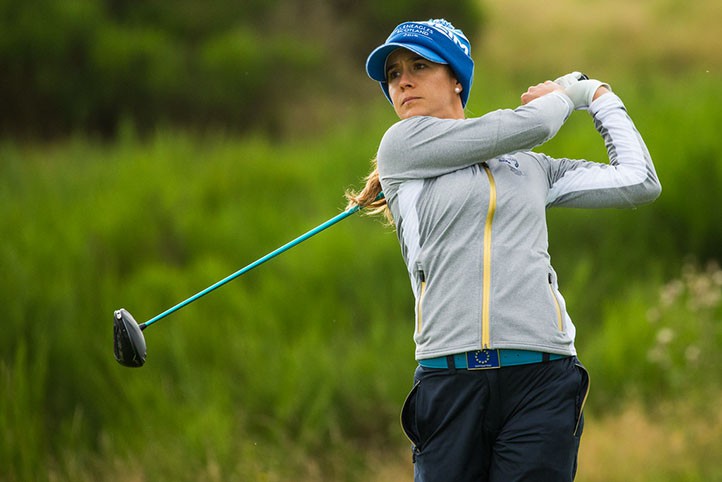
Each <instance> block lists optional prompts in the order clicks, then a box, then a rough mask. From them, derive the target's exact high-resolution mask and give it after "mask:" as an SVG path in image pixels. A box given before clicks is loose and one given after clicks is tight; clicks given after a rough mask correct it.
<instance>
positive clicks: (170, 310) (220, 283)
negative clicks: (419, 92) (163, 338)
mask: <svg viewBox="0 0 722 482" xmlns="http://www.w3.org/2000/svg"><path fill="white" fill-rule="evenodd" d="M382 197H383V193H380V194H379V195H378V196H377V197H376V199H377V200H378V199H381V198H382ZM360 209H361V207H360V206H358V205H356V206H353V207H351V208H349V209H347V210H346V211H344V212H342V213H340V214H338V215H336V216H334V217H332V218H331V219H329V220H328V221H326V222H324V223H323V224H320V225H318V226H316V227H315V228H313V229H311V230H310V231H308V232H306V233H304V234H302V235H301V236H299V237H297V238H296V239H294V240H293V241H289V242H288V243H286V244H284V245H283V246H281V247H280V248H277V249H275V250H273V251H271V252H270V253H268V254H267V255H265V256H263V257H261V258H259V259H257V260H256V261H254V262H252V263H251V264H249V265H248V266H245V267H243V268H241V269H239V270H238V271H236V272H235V273H233V274H230V275H228V276H226V277H225V278H223V279H222V280H220V281H218V282H216V283H214V284H212V285H211V286H209V287H208V288H206V289H204V290H202V291H199V292H198V293H196V294H194V295H193V296H191V297H190V298H187V299H185V300H183V301H181V302H180V303H178V304H177V305H175V306H173V307H172V308H168V309H167V310H165V311H164V312H163V313H161V314H159V315H156V316H155V317H153V318H151V319H150V320H148V321H146V322H145V323H141V324H140V325H139V326H140V329H141V330H144V329H146V328H147V327H148V326H150V325H152V324H153V323H155V322H156V321H159V320H161V319H163V318H165V317H166V316H168V315H170V314H171V313H175V312H176V311H178V310H180V309H181V308H183V307H184V306H186V305H188V304H190V303H193V302H194V301H195V300H197V299H198V298H200V297H202V296H205V295H207V294H208V293H210V292H211V291H213V290H215V289H218V288H220V287H221V286H223V285H225V284H226V283H229V282H231V281H233V280H234V279H236V278H238V277H239V276H241V275H243V274H245V273H247V272H249V271H250V270H252V269H253V268H255V267H257V266H259V265H261V264H263V263H265V262H266V261H268V260H270V259H272V258H275V257H276V256H278V255H279V254H281V253H283V252H285V251H288V250H289V249H291V248H293V247H294V246H296V245H298V244H300V243H302V242H304V241H305V240H307V239H308V238H310V237H312V236H315V235H316V234H318V233H320V232H321V231H323V230H325V229H327V228H330V227H331V226H333V225H334V224H336V223H338V222H339V221H342V220H344V219H346V218H347V217H349V216H351V215H353V214H355V213H356V212H358V211H359V210H360Z"/></svg>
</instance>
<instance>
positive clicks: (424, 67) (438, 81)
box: [386, 48, 464, 119]
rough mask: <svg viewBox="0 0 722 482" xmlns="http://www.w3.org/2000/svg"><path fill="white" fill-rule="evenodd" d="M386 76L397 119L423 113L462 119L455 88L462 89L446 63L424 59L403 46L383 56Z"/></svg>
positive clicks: (462, 112) (462, 110)
mask: <svg viewBox="0 0 722 482" xmlns="http://www.w3.org/2000/svg"><path fill="white" fill-rule="evenodd" d="M386 79H387V81H388V85H389V95H390V96H391V102H392V103H393V104H394V110H395V111H396V114H397V115H398V116H399V118H400V119H407V118H409V117H413V116H417V115H423V116H432V117H439V118H442V119H463V118H464V108H463V106H462V105H461V97H460V96H459V93H460V92H461V90H459V92H456V91H455V89H461V84H460V83H459V82H457V81H456V78H455V77H454V75H453V73H452V71H451V69H450V68H449V66H448V65H445V64H437V63H435V62H431V61H430V60H426V59H425V58H423V57H421V56H420V55H418V54H417V53H414V52H412V51H411V50H407V49H404V48H400V49H397V50H394V51H393V52H391V54H390V55H389V57H388V59H387V60H386Z"/></svg>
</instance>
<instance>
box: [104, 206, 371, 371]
mask: <svg viewBox="0 0 722 482" xmlns="http://www.w3.org/2000/svg"><path fill="white" fill-rule="evenodd" d="M382 197H383V193H381V194H379V195H378V196H377V197H376V200H378V199H381V198H382ZM360 209H361V206H359V205H356V206H353V207H351V208H349V209H347V210H346V211H344V212H342V213H340V214H338V215H336V216H334V217H333V218H331V219H329V220H328V221H326V222H324V223H323V224H320V225H318V226H316V227H315V228H313V229H311V230H310V231H308V232H306V233H304V234H302V235H301V236H299V237H297V238H296V239H294V240H293V241H289V242H288V243H286V244H284V245H283V246H281V247H280V248H277V249H275V250H274V251H271V252H270V253H268V254H267V255H265V256H263V257H261V258H259V259H257V260H256V261H254V262H252V263H251V264H249V265H247V266H245V267H244V268H241V269H239V270H238V271H236V272H235V273H233V274H230V275H228V276H226V277H225V278H223V279H222V280H220V281H218V282H216V283H214V284H212V285H211V286H209V287H208V288H206V289H204V290H202V291H199V292H198V293H196V294H195V295H193V296H191V297H190V298H187V299H185V300H183V301H181V302H180V303H178V304H177V305H175V306H173V307H171V308H168V309H167V310H165V311H164V312H162V313H160V314H159V315H156V316H155V317H153V318H151V319H150V320H148V321H146V322H145V323H141V324H138V323H137V322H136V321H135V318H133V315H131V314H130V312H128V310H126V309H124V308H121V309H119V310H116V311H115V312H114V314H113V315H114V316H113V353H114V355H115V359H116V360H117V361H118V363H120V364H121V365H123V366H126V367H141V366H143V364H144V363H145V357H146V344H145V337H144V336H143V330H145V329H146V328H148V327H149V326H150V325H152V324H153V323H155V322H157V321H159V320H161V319H162V318H165V317H166V316H168V315H170V314H171V313H174V312H176V311H178V310H180V309H181V308H183V307H184V306H186V305H188V304H190V303H193V302H194V301H195V300H197V299H198V298H200V297H202V296H205V295H207V294H208V293H210V292H211V291H213V290H215V289H217V288H220V287H221V286H223V285H224V284H226V283H228V282H230V281H233V280H234V279H236V278H238V277H239V276H241V275H242V274H244V273H247V272H248V271H250V270H252V269H253V268H255V267H257V266H259V265H261V264H263V263H265V262H266V261H268V260H270V259H271V258H274V257H276V256H278V255H279V254H281V253H283V252H284V251H287V250H289V249H291V248H292V247H294V246H296V245H298V244H300V243H302V242H303V241H305V240H307V239H308V238H310V237H312V236H314V235H316V234H318V233H320V232H321V231H323V230H325V229H327V228H329V227H331V226H333V225H334V224H336V223H338V222H339V221H342V220H344V219H346V218H347V217H349V216H351V215H352V214H354V213H356V212H357V211H359V210H360Z"/></svg>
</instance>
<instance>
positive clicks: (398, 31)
mask: <svg viewBox="0 0 722 482" xmlns="http://www.w3.org/2000/svg"><path fill="white" fill-rule="evenodd" d="M398 48H404V49H408V50H411V51H412V52H415V53H417V54H419V55H420V56H422V57H424V58H425V59H427V60H429V61H431V62H435V63H438V64H448V65H449V67H451V70H452V71H453V72H454V75H455V76H456V80H458V81H459V83H461V87H462V91H461V94H460V96H461V105H462V106H466V101H467V100H468V99H469V93H470V92H471V83H472V81H473V77H474V61H473V60H472V58H471V43H469V40H468V39H467V38H466V36H465V35H464V32H462V31H461V30H459V29H457V28H455V27H454V26H453V25H452V24H451V23H450V22H448V21H446V20H444V19H431V20H428V21H426V22H404V23H402V24H400V25H398V26H397V27H396V28H395V29H394V31H393V32H391V35H389V38H387V39H386V42H384V43H383V45H380V46H378V47H377V48H376V49H375V50H374V51H373V52H371V55H369V57H368V59H366V73H367V74H368V76H369V77H371V78H372V79H373V80H376V81H378V82H379V83H380V84H381V89H382V90H383V91H384V95H386V98H387V99H389V102H391V96H390V95H389V84H388V81H387V79H386V59H387V58H388V56H389V54H390V53H391V52H393V51H394V50H396V49H398Z"/></svg>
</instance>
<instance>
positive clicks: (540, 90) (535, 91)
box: [521, 80, 564, 105]
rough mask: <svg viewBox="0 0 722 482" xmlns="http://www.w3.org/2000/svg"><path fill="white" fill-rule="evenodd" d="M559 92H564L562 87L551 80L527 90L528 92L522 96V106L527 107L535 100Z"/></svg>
mask: <svg viewBox="0 0 722 482" xmlns="http://www.w3.org/2000/svg"><path fill="white" fill-rule="evenodd" d="M557 90H558V91H560V92H563V91H564V89H563V88H562V86H561V85H559V84H557V83H554V82H552V81H551V80H547V81H546V82H544V83H543V84H537V85H532V86H531V87H529V88H528V89H527V90H526V92H524V93H523V94H521V104H522V105H526V104H528V103H529V102H531V101H532V100H534V99H538V98H539V97H541V96H544V95H547V94H550V93H552V92H554V91H557Z"/></svg>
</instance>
